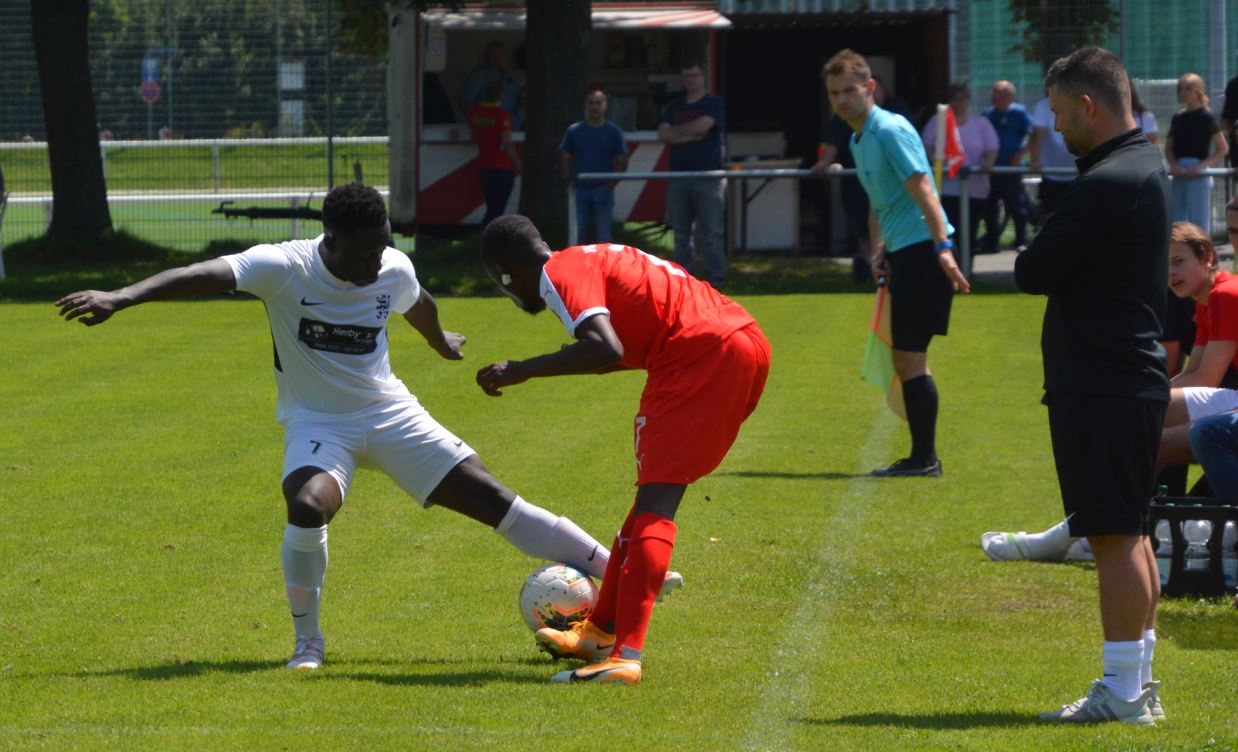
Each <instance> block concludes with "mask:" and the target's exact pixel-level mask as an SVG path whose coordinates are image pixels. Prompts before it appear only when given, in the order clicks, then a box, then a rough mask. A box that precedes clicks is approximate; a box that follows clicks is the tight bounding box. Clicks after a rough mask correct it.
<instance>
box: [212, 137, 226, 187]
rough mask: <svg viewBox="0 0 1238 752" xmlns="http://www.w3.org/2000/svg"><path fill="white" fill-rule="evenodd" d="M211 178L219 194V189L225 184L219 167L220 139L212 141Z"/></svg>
mask: <svg viewBox="0 0 1238 752" xmlns="http://www.w3.org/2000/svg"><path fill="white" fill-rule="evenodd" d="M211 177H212V178H213V182H214V184H215V192H216V193H219V188H220V186H221V185H222V183H223V180H222V170H221V169H220V166H219V139H217V138H213V139H211Z"/></svg>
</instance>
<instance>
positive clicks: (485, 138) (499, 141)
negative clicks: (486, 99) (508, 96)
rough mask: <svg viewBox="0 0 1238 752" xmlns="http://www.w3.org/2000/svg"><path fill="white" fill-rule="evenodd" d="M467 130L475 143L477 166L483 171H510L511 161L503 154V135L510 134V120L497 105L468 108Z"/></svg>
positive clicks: (480, 105) (509, 116)
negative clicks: (470, 132)
mask: <svg viewBox="0 0 1238 752" xmlns="http://www.w3.org/2000/svg"><path fill="white" fill-rule="evenodd" d="M469 129H470V130H472V131H473V140H474V141H476V142H477V151H478V152H479V154H478V157H477V166H478V167H480V168H481V169H483V170H510V169H512V167H513V165H512V161H511V160H510V159H509V158H508V157H507V155H506V154H504V153H503V134H504V133H511V132H512V118H511V115H508V114H507V110H505V109H503V108H502V107H500V106H498V105H497V104H493V103H492V104H477V105H473V106H472V107H470V108H469Z"/></svg>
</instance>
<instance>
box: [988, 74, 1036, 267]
mask: <svg viewBox="0 0 1238 752" xmlns="http://www.w3.org/2000/svg"><path fill="white" fill-rule="evenodd" d="M1014 98H1015V88H1014V84H1012V83H1010V82H1009V81H998V82H997V83H995V84H993V93H992V102H993V106H992V107H990V108H988V109H987V110H985V111H984V116H985V117H987V118H988V119H989V122H991V123H992V124H993V128H994V129H995V130H996V131H997V163H996V164H997V165H998V166H1000V167H1019V166H1020V165H1022V164H1023V160H1025V159H1026V158H1027V148H1028V147H1027V138H1028V136H1030V135H1031V134H1032V116H1031V114H1029V113H1028V111H1027V108H1026V107H1024V106H1023V105H1021V104H1019V103H1018V102H1015V101H1014ZM989 186H990V190H989V200H988V203H987V204H986V205H985V210H984V227H985V237H984V238H983V239H982V240H981V241H980V247H979V248H978V249H977V250H980V251H987V252H995V251H998V250H1001V235H1002V230H1003V229H1004V226H1005V223H1004V222H1002V223H1000V224H999V223H998V221H997V206H998V204H999V203H1000V204H1002V205H1004V206H1005V208H1006V216H1007V217H1009V218H1010V219H1012V220H1014V245H1015V249H1016V250H1019V251H1022V250H1023V249H1025V248H1027V208H1028V199H1027V192H1026V191H1025V190H1023V176H1022V175H1011V174H1007V175H1000V174H996V173H995V174H993V175H990V176H989Z"/></svg>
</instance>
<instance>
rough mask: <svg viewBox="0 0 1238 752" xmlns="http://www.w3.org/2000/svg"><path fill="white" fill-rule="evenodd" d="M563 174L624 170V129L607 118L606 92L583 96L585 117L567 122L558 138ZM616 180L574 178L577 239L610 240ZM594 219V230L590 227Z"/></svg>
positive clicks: (596, 90) (625, 144)
mask: <svg viewBox="0 0 1238 752" xmlns="http://www.w3.org/2000/svg"><path fill="white" fill-rule="evenodd" d="M559 154H560V156H561V158H562V162H563V176H564V177H569V178H570V177H575V176H576V175H579V174H580V173H582V172H626V171H627V169H628V142H627V139H626V138H624V136H623V129H622V128H620V127H619V126H617V125H615V124H614V123H612V122H610V121H609V120H607V119H606V93H605V92H603V91H602V90H601V89H594V90H593V91H591V92H589V96H588V97H586V98H585V119H584V120H581V121H579V122H576V123H572V124H571V125H569V126H568V128H567V131H566V132H564V134H563V140H562V141H561V142H559ZM616 185H618V181H615V180H607V181H601V180H591V181H577V183H576V228H577V232H576V242H578V243H581V244H584V243H609V242H610V240H611V229H612V228H611V224H612V222H613V221H614V211H615V186H616ZM590 222H592V223H593V234H592V235H590V234H589V233H588V232H586V230H588V229H589V224H590Z"/></svg>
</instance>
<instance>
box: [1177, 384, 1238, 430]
mask: <svg viewBox="0 0 1238 752" xmlns="http://www.w3.org/2000/svg"><path fill="white" fill-rule="evenodd" d="M1181 390H1182V400H1183V402H1185V403H1186V413H1187V415H1189V416H1191V422H1192V423H1194V422H1195V421H1197V420H1199V419H1200V418H1207V417H1208V416H1209V415H1220V414H1221V413H1228V412H1232V411H1233V410H1235V409H1238V389H1214V388H1213V387H1209V386H1184V387H1181Z"/></svg>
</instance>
